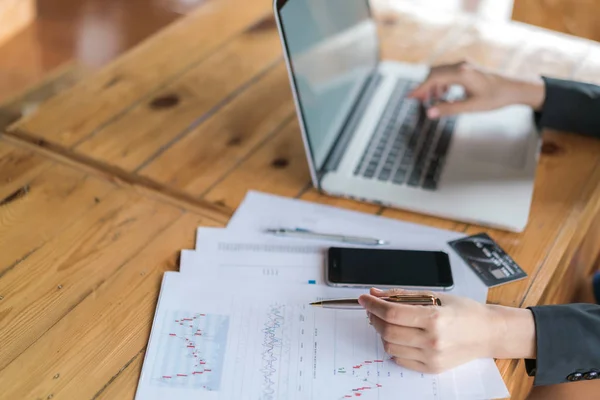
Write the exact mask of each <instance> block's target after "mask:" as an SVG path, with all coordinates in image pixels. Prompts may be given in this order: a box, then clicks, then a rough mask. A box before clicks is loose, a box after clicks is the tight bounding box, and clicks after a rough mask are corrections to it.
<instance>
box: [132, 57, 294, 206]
mask: <svg viewBox="0 0 600 400" xmlns="http://www.w3.org/2000/svg"><path fill="white" fill-rule="evenodd" d="M293 109H294V106H293V102H292V96H291V92H290V86H289V83H288V77H287V72H286V70H285V66H284V65H283V63H279V64H277V66H276V67H274V69H273V70H272V71H271V72H269V73H268V74H267V75H266V76H264V77H262V78H261V79H260V80H259V81H258V82H256V83H255V84H253V85H252V87H250V88H248V89H247V90H245V91H244V92H243V93H242V94H240V95H239V96H238V97H236V98H235V99H234V100H233V101H232V102H231V103H229V104H227V105H226V106H225V107H223V108H222V109H221V110H220V111H219V112H218V113H217V114H215V115H214V116H212V117H211V118H209V119H208V120H207V121H205V122H204V123H203V124H202V125H200V126H199V127H198V128H196V129H194V130H193V131H192V132H190V133H189V134H188V135H187V136H186V137H185V138H183V139H182V140H180V141H179V142H177V143H176V144H175V145H173V146H172V147H171V148H170V149H169V150H167V151H166V152H165V153H163V154H162V155H161V156H160V157H158V158H156V159H155V160H154V161H153V162H152V163H151V164H149V165H148V166H147V167H145V168H143V169H141V170H140V175H142V176H143V177H146V178H149V179H152V180H155V181H157V182H160V183H161V184H163V185H166V186H169V187H173V188H177V189H179V190H183V191H185V192H186V193H187V194H189V195H192V196H201V195H202V194H204V193H205V192H206V191H207V190H208V189H209V188H210V187H211V186H212V185H214V184H215V183H216V182H218V181H219V180H220V179H222V177H223V176H224V175H225V174H226V173H227V172H228V171H229V170H231V169H233V168H236V166H237V165H238V164H239V163H240V162H241V161H243V160H244V159H245V158H246V157H247V156H248V154H250V153H252V151H254V149H255V148H256V147H257V146H258V145H259V144H260V143H262V142H263V141H264V140H265V139H266V138H268V137H269V136H270V135H272V134H273V133H274V132H276V131H277V130H278V129H280V127H281V125H282V124H283V123H284V122H285V121H286V120H288V119H289V118H291V116H292V114H293Z"/></svg>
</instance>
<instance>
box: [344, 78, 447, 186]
mask: <svg viewBox="0 0 600 400" xmlns="http://www.w3.org/2000/svg"><path fill="white" fill-rule="evenodd" d="M417 85H418V84H417V83H416V82H410V81H406V80H398V82H397V83H396V87H395V88H394V92H393V94H392V96H391V97H390V99H389V101H388V104H387V105H386V108H385V110H384V112H383V115H382V118H381V120H380V121H379V124H378V125H377V128H376V130H375V133H374V134H373V136H372V138H371V142H370V143H369V145H368V146H367V148H366V150H365V152H364V153H363V155H362V157H361V160H360V162H359V163H358V166H357V167H356V169H355V170H354V175H356V176H362V177H364V178H367V179H378V180H380V181H383V182H387V181H390V182H392V183H394V184H396V185H405V184H406V185H408V186H412V187H422V188H423V189H427V190H435V189H437V187H438V182H439V178H440V175H441V172H442V169H443V167H444V161H445V158H446V154H447V152H448V148H449V147H450V141H451V139H452V133H453V131H454V126H455V124H456V118H443V119H441V120H430V119H428V118H427V117H426V115H425V110H424V109H423V107H422V106H421V104H420V102H419V101H417V100H412V99H406V98H405V97H406V95H407V94H408V93H409V92H410V91H411V90H413V89H414V88H415V87H416V86H417Z"/></svg>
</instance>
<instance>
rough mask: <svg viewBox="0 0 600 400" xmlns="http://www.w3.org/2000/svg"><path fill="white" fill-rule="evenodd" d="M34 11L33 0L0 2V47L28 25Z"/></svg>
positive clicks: (32, 18)
mask: <svg viewBox="0 0 600 400" xmlns="http://www.w3.org/2000/svg"><path fill="white" fill-rule="evenodd" d="M36 11H37V7H36V2H35V0H0V45H1V44H3V43H4V42H6V41H8V40H9V39H10V38H11V37H12V36H14V35H16V34H17V33H18V32H19V31H20V30H21V29H23V28H25V27H26V26H27V25H29V24H30V23H31V22H32V21H33V20H34V19H35V16H36Z"/></svg>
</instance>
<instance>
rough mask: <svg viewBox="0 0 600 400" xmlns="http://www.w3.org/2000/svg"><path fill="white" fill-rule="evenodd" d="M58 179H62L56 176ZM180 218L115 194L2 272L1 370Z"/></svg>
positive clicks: (138, 199) (122, 192)
mask: <svg viewBox="0 0 600 400" xmlns="http://www.w3.org/2000/svg"><path fill="white" fill-rule="evenodd" d="M57 178H58V180H60V179H62V177H61V176H60V175H59V176H57ZM57 184H58V183H57ZM39 207H44V205H43V204H39ZM73 211H76V210H75V209H74V210H73ZM77 211H78V210H77ZM51 214H52V211H51V210H48V209H47V208H43V212H42V213H40V214H39V217H38V218H31V217H29V216H25V217H22V218H21V220H23V221H24V220H25V218H26V217H29V218H28V219H30V220H40V221H43V220H44V219H46V218H48V219H50V218H49V216H48V215H51ZM180 214H181V211H180V210H177V209H174V208H172V207H170V206H166V205H164V204H160V203H157V202H154V201H149V200H147V199H144V198H141V197H140V196H139V195H136V194H135V193H132V192H131V191H125V190H115V191H113V193H112V194H111V195H110V196H108V197H107V198H106V199H104V200H102V201H100V203H99V204H97V206H96V207H94V208H92V210H91V211H90V212H89V213H86V214H85V215H83V216H80V217H79V218H78V220H77V221H76V222H75V223H73V224H72V225H70V226H69V227H68V228H67V229H65V230H64V231H63V232H62V233H61V234H60V235H57V236H55V237H54V238H52V239H51V240H50V241H48V242H47V243H45V244H44V246H42V247H41V248H40V249H39V250H38V251H36V252H35V253H33V254H32V255H31V256H29V257H28V258H27V259H26V260H24V261H22V262H21V263H20V264H19V265H18V268H14V269H12V270H10V271H8V272H7V273H6V274H4V276H2V279H1V281H0V284H1V289H0V290H1V292H2V296H3V297H4V299H3V300H2V302H1V303H0V316H1V319H2V325H1V326H0V336H1V337H2V342H3V346H2V348H0V370H1V369H2V368H5V367H6V366H7V365H8V364H11V363H12V361H13V360H14V359H15V358H17V357H18V356H19V355H20V354H21V353H22V352H23V351H25V349H27V348H29V347H30V346H31V345H32V344H33V343H34V342H36V341H37V340H38V339H39V338H40V337H41V336H42V335H44V334H45V332H46V331H47V330H48V329H49V328H50V327H52V326H53V325H54V324H56V323H57V321H59V320H60V319H62V318H63V317H64V316H65V315H66V314H67V313H68V312H69V310H71V309H72V308H73V307H74V306H75V305H76V304H77V303H79V302H80V301H82V300H83V299H84V298H86V297H87V296H89V295H90V294H92V293H93V292H94V290H95V288H96V287H97V286H98V285H100V284H101V283H102V282H103V281H105V280H106V279H107V278H108V277H110V276H111V275H112V274H113V273H114V272H115V271H116V270H118V269H119V268H120V266H121V265H123V264H124V263H126V262H127V260H128V259H130V258H131V257H132V256H133V255H135V254H137V253H138V252H139V251H140V249H141V248H142V247H144V246H146V244H147V242H148V241H149V240H151V239H152V238H154V237H155V236H156V235H157V234H158V233H160V232H161V231H162V230H163V229H164V228H165V226H167V225H168V224H170V223H171V222H172V221H173V220H174V219H176V218H177V217H178V216H179V215H180ZM40 223H42V222H40ZM32 277H35V279H32ZM18 364H19V363H18V362H17V363H16V365H18ZM13 365H15V364H14V363H13ZM0 380H3V379H2V378H0ZM13 398H19V397H18V396H17V397H13Z"/></svg>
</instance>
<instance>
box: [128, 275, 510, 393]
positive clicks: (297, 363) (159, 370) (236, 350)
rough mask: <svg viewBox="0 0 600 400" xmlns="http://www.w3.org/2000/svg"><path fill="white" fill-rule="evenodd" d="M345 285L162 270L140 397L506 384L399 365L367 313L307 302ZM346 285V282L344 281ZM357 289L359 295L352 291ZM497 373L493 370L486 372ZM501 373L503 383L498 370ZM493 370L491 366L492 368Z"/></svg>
mask: <svg viewBox="0 0 600 400" xmlns="http://www.w3.org/2000/svg"><path fill="white" fill-rule="evenodd" d="M339 290H340V289H334V288H327V287H324V286H321V285H319V286H316V285H283V284H282V285H267V286H262V287H260V286H255V287H248V285H245V284H242V283H239V282H237V283H236V282H230V283H229V284H228V285H227V287H222V286H219V285H218V284H216V282H215V281H209V280H206V281H196V280H190V279H189V278H188V277H186V276H185V275H183V274H180V273H173V272H167V273H165V276H164V279H163V284H162V288H161V294H160V297H159V304H158V306H157V310H156V315H155V319H154V323H153V327H152V333H151V335H150V342H149V345H148V351H147V352H146V357H145V360H144V366H143V369H142V374H141V377H140V382H139V385H138V390H137V394H136V399H138V400H154V399H167V398H168V399H171V398H176V399H181V400H186V399H190V400H191V399H194V400H195V399H219V400H220V399H286V400H287V399H290V400H293V399H302V400H305V399H306V400H310V399H319V400H320V399H346V398H357V397H360V398H361V399H400V398H402V399H425V400H427V399H432V400H433V399H435V400H449V399H482V398H492V397H493V398H497V397H505V396H507V395H508V393H507V391H506V388H505V387H504V385H503V384H501V385H498V384H496V385H495V386H494V390H496V391H495V392H493V393H492V392H491V391H490V386H491V385H487V383H486V385H485V388H484V387H483V385H481V383H480V382H479V381H478V375H477V373H475V374H473V372H476V371H477V370H478V369H481V368H482V365H483V364H481V361H482V360H477V361H474V362H473V363H471V364H467V365H465V366H464V367H462V368H463V369H467V370H468V371H469V372H470V373H469V374H468V375H466V374H463V375H456V374H455V373H453V371H451V372H448V373H444V374H440V375H427V374H420V373H417V372H413V371H410V370H406V369H403V368H401V367H399V366H397V365H396V364H395V363H394V362H393V361H391V360H390V359H389V357H388V356H386V354H385V353H384V351H383V348H382V345H381V340H380V338H379V337H378V336H377V334H376V333H375V331H374V330H373V328H372V327H371V326H369V325H368V321H367V319H366V316H365V313H364V312H361V311H333V310H323V309H315V308H311V307H310V306H308V304H307V303H308V302H310V301H314V300H316V299H318V298H323V297H330V296H336V295H337V293H339ZM346 290H348V289H346ZM355 294H358V292H357V293H355ZM490 372H493V371H490ZM495 373H496V375H497V377H496V379H497V380H498V379H499V382H502V381H501V378H500V376H499V373H498V371H497V369H496V370H495ZM486 375H487V373H486Z"/></svg>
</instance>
